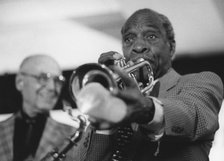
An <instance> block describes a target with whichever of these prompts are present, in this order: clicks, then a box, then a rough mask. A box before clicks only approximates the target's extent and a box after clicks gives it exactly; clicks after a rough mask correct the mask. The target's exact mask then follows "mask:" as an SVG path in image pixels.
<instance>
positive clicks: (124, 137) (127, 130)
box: [112, 126, 133, 161]
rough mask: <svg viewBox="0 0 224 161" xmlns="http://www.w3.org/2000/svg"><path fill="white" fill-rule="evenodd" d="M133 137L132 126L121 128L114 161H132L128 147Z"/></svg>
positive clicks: (118, 133)
mask: <svg viewBox="0 0 224 161" xmlns="http://www.w3.org/2000/svg"><path fill="white" fill-rule="evenodd" d="M132 136H133V130H132V128H131V126H122V127H119V129H118V131H117V136H116V140H115V148H114V152H113V155H112V161H131V160H130V159H128V152H127V149H128V145H129V144H130V141H131V138H132Z"/></svg>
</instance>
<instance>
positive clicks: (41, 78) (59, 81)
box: [20, 72, 65, 86]
mask: <svg viewBox="0 0 224 161" xmlns="http://www.w3.org/2000/svg"><path fill="white" fill-rule="evenodd" d="M20 74H22V75H24V76H28V77H32V78H35V79H36V80H37V81H38V83H39V84H41V85H46V84H47V83H48V82H49V81H50V79H53V80H54V82H55V84H56V85H59V86H62V85H63V84H64V82H65V77H64V76H63V75H59V76H54V75H52V74H51V73H41V74H40V75H34V74H30V73H25V72H20Z"/></svg>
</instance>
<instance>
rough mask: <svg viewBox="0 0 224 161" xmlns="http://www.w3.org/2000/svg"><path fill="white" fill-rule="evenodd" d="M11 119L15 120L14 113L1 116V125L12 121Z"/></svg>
mask: <svg viewBox="0 0 224 161" xmlns="http://www.w3.org/2000/svg"><path fill="white" fill-rule="evenodd" d="M11 118H13V113H9V114H1V115H0V123H2V122H5V121H7V120H10V119H11Z"/></svg>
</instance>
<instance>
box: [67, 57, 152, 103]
mask: <svg viewBox="0 0 224 161" xmlns="http://www.w3.org/2000/svg"><path fill="white" fill-rule="evenodd" d="M116 61H117V62H116V63H115V64H124V66H123V67H121V68H122V70H124V71H125V72H126V73H128V75H129V77H131V78H132V79H133V80H134V81H135V82H136V83H137V84H138V87H139V90H140V91H141V93H142V94H143V95H148V94H150V92H151V91H152V89H153V86H154V84H155V81H154V76H153V70H152V67H151V65H150V63H149V62H148V61H146V60H144V59H142V58H141V59H139V60H137V61H136V63H134V64H133V65H128V63H125V60H124V59H123V58H122V59H120V60H116ZM143 67H146V68H147V72H148V73H147V77H148V79H147V83H146V84H145V83H143V82H138V81H137V79H136V76H135V72H136V71H137V70H139V69H140V68H143ZM92 82H97V83H100V84H101V85H102V86H104V87H105V88H106V89H107V90H109V91H113V90H114V89H123V88H125V85H124V83H123V81H122V79H121V77H120V76H119V75H118V74H116V73H114V72H113V71H112V70H111V69H109V68H108V67H107V66H105V65H103V64H98V63H87V64H83V65H81V66H79V67H77V68H76V69H75V70H74V71H73V73H72V75H71V77H70V83H69V90H70V93H71V97H72V99H73V100H74V101H76V96H77V95H78V93H79V91H80V90H81V89H82V88H83V87H84V86H85V85H87V84H88V83H92Z"/></svg>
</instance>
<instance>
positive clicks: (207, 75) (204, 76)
mask: <svg viewBox="0 0 224 161" xmlns="http://www.w3.org/2000/svg"><path fill="white" fill-rule="evenodd" d="M182 79H186V80H189V81H190V80H191V81H194V82H205V83H212V84H217V85H220V86H223V82H222V80H221V78H220V76H219V75H218V74H216V73H214V72H210V71H204V72H199V73H192V74H186V75H182Z"/></svg>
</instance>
